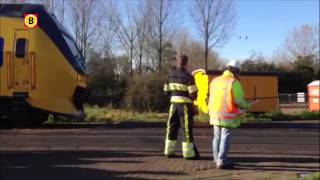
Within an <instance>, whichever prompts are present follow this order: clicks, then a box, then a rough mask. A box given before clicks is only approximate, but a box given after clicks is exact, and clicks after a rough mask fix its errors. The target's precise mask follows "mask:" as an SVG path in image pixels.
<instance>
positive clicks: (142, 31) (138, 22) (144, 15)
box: [133, 2, 150, 74]
mask: <svg viewBox="0 0 320 180" xmlns="http://www.w3.org/2000/svg"><path fill="white" fill-rule="evenodd" d="M149 14H150V12H149V10H148V9H147V8H145V3H141V2H140V3H139V4H138V6H137V9H136V11H135V13H134V14H133V18H134V25H135V28H136V29H135V30H136V35H137V37H136V46H135V48H134V49H135V54H136V56H137V61H138V63H137V64H138V67H139V73H140V74H141V73H142V59H143V55H144V52H145V51H144V50H145V45H146V40H147V28H148V24H149V20H150V18H149Z"/></svg>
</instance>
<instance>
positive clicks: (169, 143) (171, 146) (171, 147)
mask: <svg viewBox="0 0 320 180" xmlns="http://www.w3.org/2000/svg"><path fill="white" fill-rule="evenodd" d="M176 142H177V141H176V140H166V142H165V147H164V152H163V153H164V154H165V155H174V151H175V146H176Z"/></svg>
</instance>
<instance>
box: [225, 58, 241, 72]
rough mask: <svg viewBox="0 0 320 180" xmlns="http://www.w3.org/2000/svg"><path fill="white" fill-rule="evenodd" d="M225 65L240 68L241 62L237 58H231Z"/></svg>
mask: <svg viewBox="0 0 320 180" xmlns="http://www.w3.org/2000/svg"><path fill="white" fill-rule="evenodd" d="M227 67H233V68H237V69H239V70H241V63H240V62H239V61H237V60H232V61H230V62H228V64H227Z"/></svg>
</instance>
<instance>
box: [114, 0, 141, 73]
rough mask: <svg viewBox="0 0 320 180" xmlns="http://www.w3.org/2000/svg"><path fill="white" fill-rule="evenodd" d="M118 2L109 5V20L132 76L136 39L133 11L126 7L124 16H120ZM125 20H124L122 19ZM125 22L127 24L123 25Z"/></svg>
mask: <svg viewBox="0 0 320 180" xmlns="http://www.w3.org/2000/svg"><path fill="white" fill-rule="evenodd" d="M117 2H118V1H114V2H112V3H111V4H110V7H112V8H110V9H109V18H110V22H111V24H112V25H113V26H114V27H115V29H116V34H117V37H118V40H119V41H120V44H121V46H122V47H123V48H124V49H125V51H126V53H127V54H128V56H129V58H130V75H131V76H132V75H133V56H134V50H135V44H134V42H135V39H136V37H137V32H136V27H135V24H134V18H133V16H134V15H133V13H134V12H133V11H132V10H130V8H129V7H128V6H127V7H126V9H127V11H126V15H125V16H124V15H122V14H121V13H120V12H121V10H120V9H119V7H118V4H117ZM124 18H126V19H124ZM125 22H127V23H125Z"/></svg>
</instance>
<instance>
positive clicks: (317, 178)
mask: <svg viewBox="0 0 320 180" xmlns="http://www.w3.org/2000/svg"><path fill="white" fill-rule="evenodd" d="M298 180H320V172H316V173H313V174H311V175H310V176H306V177H303V178H298Z"/></svg>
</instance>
